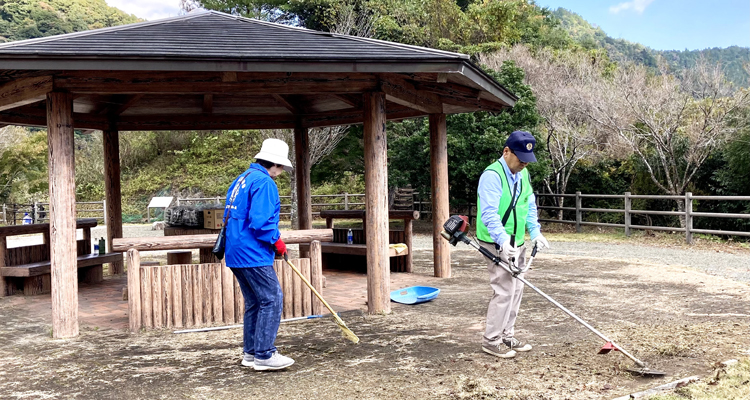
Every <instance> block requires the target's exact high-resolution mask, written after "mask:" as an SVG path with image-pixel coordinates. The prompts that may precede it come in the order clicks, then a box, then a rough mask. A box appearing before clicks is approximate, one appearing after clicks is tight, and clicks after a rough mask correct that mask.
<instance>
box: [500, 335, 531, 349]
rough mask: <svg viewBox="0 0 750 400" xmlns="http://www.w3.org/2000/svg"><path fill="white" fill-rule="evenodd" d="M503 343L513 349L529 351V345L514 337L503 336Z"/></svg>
mask: <svg viewBox="0 0 750 400" xmlns="http://www.w3.org/2000/svg"><path fill="white" fill-rule="evenodd" d="M503 343H504V344H505V345H506V346H508V348H509V349H511V350H515V351H531V345H530V344H528V343H524V342H522V341H520V340H518V339H516V338H514V337H509V338H503Z"/></svg>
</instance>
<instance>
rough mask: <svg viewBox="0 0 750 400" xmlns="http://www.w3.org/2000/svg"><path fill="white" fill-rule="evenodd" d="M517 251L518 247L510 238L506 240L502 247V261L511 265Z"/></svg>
mask: <svg viewBox="0 0 750 400" xmlns="http://www.w3.org/2000/svg"><path fill="white" fill-rule="evenodd" d="M517 253H518V249H517V248H516V247H515V246H511V245H510V240H506V241H505V243H503V246H502V247H501V248H500V261H502V262H504V263H505V264H508V265H510V260H511V258H515V257H516V255H517Z"/></svg>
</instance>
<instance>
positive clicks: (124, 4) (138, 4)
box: [106, 0, 180, 21]
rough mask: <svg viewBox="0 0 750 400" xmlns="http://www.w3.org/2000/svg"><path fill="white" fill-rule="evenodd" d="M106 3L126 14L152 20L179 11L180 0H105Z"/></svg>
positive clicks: (170, 15)
mask: <svg viewBox="0 0 750 400" xmlns="http://www.w3.org/2000/svg"><path fill="white" fill-rule="evenodd" d="M106 1H107V4H108V5H110V6H112V7H116V8H119V9H120V10H122V11H125V12H126V13H128V14H134V15H135V16H136V17H139V18H143V19H147V20H149V21H153V20H155V19H161V18H167V17H174V16H177V15H179V13H180V0H106Z"/></svg>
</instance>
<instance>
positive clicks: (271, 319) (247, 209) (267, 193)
mask: <svg viewBox="0 0 750 400" xmlns="http://www.w3.org/2000/svg"><path fill="white" fill-rule="evenodd" d="M288 156H289V146H288V145H287V144H286V143H284V142H283V141H281V140H279V139H266V140H265V141H263V145H262V146H261V149H260V153H258V154H257V155H256V156H255V163H252V164H250V168H248V169H247V170H246V171H245V172H243V173H242V174H241V175H240V176H239V177H237V179H235V180H234V182H232V185H231V186H230V187H229V190H228V191H227V201H226V206H225V209H224V215H225V217H226V221H227V228H226V235H227V236H226V238H227V243H226V254H225V257H226V261H225V262H226V265H227V267H229V268H230V269H231V270H232V273H234V276H235V277H236V278H237V282H238V283H239V286H240V289H241V290H242V296H243V297H244V298H245V316H244V333H243V342H244V349H243V350H244V357H243V360H242V365H244V366H248V367H250V366H252V367H253V368H254V369H255V370H256V371H264V370H278V369H283V368H286V367H289V366H290V365H292V364H294V360H293V359H291V358H289V357H286V356H283V355H281V354H279V352H278V350H277V349H276V346H274V342H275V341H276V334H277V333H278V330H279V323H280V322H281V311H282V307H283V301H282V300H283V293H282V291H281V287H280V286H279V281H278V279H277V278H276V273H275V272H274V270H273V260H274V253H275V254H277V255H282V256H283V255H284V254H285V253H286V245H285V244H284V242H283V241H282V240H281V238H280V237H281V232H279V211H280V206H281V201H280V199H279V190H278V188H277V187H276V183H275V182H274V181H273V179H274V178H276V177H277V176H279V175H281V173H282V172H284V170H286V171H291V170H292V163H291V162H290V161H289V159H288Z"/></svg>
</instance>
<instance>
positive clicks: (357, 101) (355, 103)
mask: <svg viewBox="0 0 750 400" xmlns="http://www.w3.org/2000/svg"><path fill="white" fill-rule="evenodd" d="M331 97H333V98H336V99H338V100H340V101H342V102H344V103H346V104H348V105H350V106H352V107H354V108H356V109H361V108H362V98H361V96H352V95H346V94H336V93H333V94H331Z"/></svg>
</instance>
